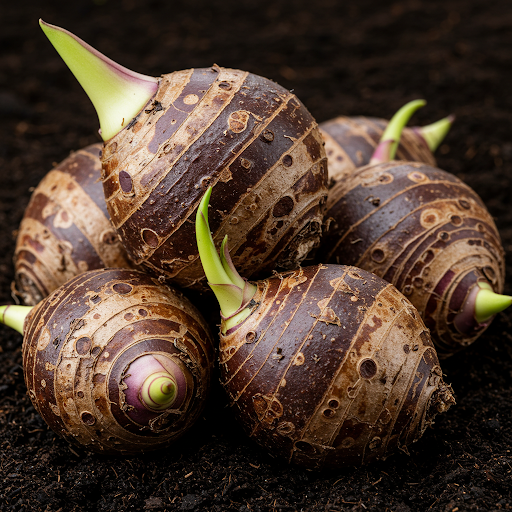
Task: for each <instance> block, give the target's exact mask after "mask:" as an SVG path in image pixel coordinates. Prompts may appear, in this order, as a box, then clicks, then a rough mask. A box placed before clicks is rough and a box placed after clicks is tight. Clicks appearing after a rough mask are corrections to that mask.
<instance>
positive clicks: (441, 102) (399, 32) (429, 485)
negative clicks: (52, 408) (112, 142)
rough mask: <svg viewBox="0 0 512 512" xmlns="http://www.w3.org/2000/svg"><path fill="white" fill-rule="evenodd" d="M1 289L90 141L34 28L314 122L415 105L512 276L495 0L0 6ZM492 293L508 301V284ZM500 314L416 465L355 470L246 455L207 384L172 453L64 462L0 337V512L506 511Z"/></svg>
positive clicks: (507, 43) (60, 444)
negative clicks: (197, 415) (22, 227)
mask: <svg viewBox="0 0 512 512" xmlns="http://www.w3.org/2000/svg"><path fill="white" fill-rule="evenodd" d="M1 17H2V31H1V32H0V43H1V46H0V47H1V48H2V50H1V52H0V130H1V137H0V168H1V169H2V176H3V180H4V182H3V185H2V187H1V188H0V219H1V220H2V223H3V230H2V236H1V237H0V248H1V251H0V255H1V260H0V269H1V271H2V272H1V276H0V292H1V295H2V299H3V300H4V301H7V300H10V298H11V297H10V283H11V281H12V279H13V276H14V270H13V265H12V255H13V252H14V239H13V237H12V235H11V233H12V231H13V230H16V229H17V228H18V225H19V223H20V221H21V218H22V215H23V209H24V208H25V206H26V205H27V203H28V200H29V197H30V187H35V186H36V185H37V184H38V183H39V181H40V180H41V178H42V177H43V175H44V174H45V173H46V172H47V171H48V169H50V168H51V166H52V162H60V161H61V160H63V158H65V157H66V156H67V155H68V154H69V152H70V151H71V150H76V149H79V148H81V147H84V146H86V145H87V144H90V143H93V142H97V141H98V140H99V137H98V136H97V135H96V132H97V129H98V122H97V119H96V115H95V113H94V111H93V108H92V106H91V105H90V103H89V101H88V100H87V98H85V95H84V93H83V91H82V89H81V88H80V86H79V85H78V84H77V83H76V80H75V79H74V78H73V77H72V76H71V75H70V73H69V71H68V69H67V68H65V66H64V65H63V64H62V62H61V60H60V58H59V57H58V55H57V53H56V52H55V50H54V49H53V48H52V47H51V45H50V44H49V42H48V41H47V40H46V38H45V36H44V34H42V32H41V30H40V28H39V26H38V24H37V19H38V18H39V17H42V18H43V19H45V21H48V22H50V23H56V24H58V25H62V26H65V27H66V28H68V29H70V30H72V31H73V32H75V33H76V34H77V35H79V36H80V37H82V38H84V39H85V40H86V41H88V42H89V43H90V44H92V45H94V46H95V47H97V48H99V49H100V50H102V51H103V52H105V53H106V54H108V55H109V56H110V57H112V58H113V59H115V60H117V61H119V62H120V63H121V64H123V65H125V66H127V67H129V68H132V69H135V70H137V71H139V72H142V73H147V74H153V75H160V74H161V73H165V72H168V71H169V70H170V69H171V68H175V69H188V68H191V67H207V66H211V65H212V64H213V63H215V62H217V63H219V64H222V65H224V66H229V67H231V68H238V69H247V70H250V71H251V72H253V73H256V74H259V75H262V76H266V77H268V78H274V79H275V80H276V81H278V82H279V83H280V84H281V85H283V86H285V87H287V88H290V89H294V91H295V93H296V94H297V96H298V97H299V98H300V99H301V100H302V101H303V102H304V104H305V105H307V107H308V109H309V110H310V111H311V112H312V114H313V115H314V116H315V117H316V118H317V120H318V121H319V122H321V121H325V120H328V119H331V118H333V117H335V116H336V115H341V114H347V115H361V114H362V115H371V116H377V117H383V118H389V117H390V116H391V115H392V114H393V113H394V112H395V111H396V110H397V109H398V108H400V107H401V106H402V105H403V104H404V103H405V102H407V101H409V100H412V99H416V98H425V99H426V100H427V101H428V104H427V106H426V107H424V108H422V109H421V110H420V111H418V112H417V114H415V116H414V118H413V119H412V123H414V124H425V123H429V122H432V121H435V120H437V119H440V118H441V117H444V116H445V115H447V114H449V113H452V112H453V113H455V114H456V115H457V120H456V122H455V124H454V126H453V129H452V131H451V133H450V134H449V135H448V137H447V139H446V142H445V143H444V144H443V145H442V147H441V148H440V150H439V151H438V152H437V153H436V158H437V161H438V164H439V165H440V167H442V168H444V169H446V170H448V171H451V172H454V173H455V174H456V175H457V176H458V177H459V178H461V179H463V180H465V181H466V182H467V183H468V184H469V185H471V186H472V187H473V188H475V189H476V190H477V192H478V193H479V195H480V196H481V198H482V199H483V200H484V202H485V203H486V205H487V206H488V208H489V210H490V212H491V214H492V215H493V216H494V217H495V218H496V223H497V226H498V229H499V230H500V233H501V236H502V238H503V242H504V246H505V250H506V252H507V260H506V261H507V275H508V276H512V259H511V254H512V227H511V226H512V212H511V210H510V190H511V189H512V142H511V133H512V126H511V124H512V123H511V119H512V96H511V94H510V80H509V78H510V70H511V69H512V66H511V64H512V62H511V53H510V48H511V47H512V31H511V30H510V27H511V25H512V4H511V2H510V1H509V0H495V1H494V2H488V1H484V0H444V1H442V2H441V1H437V0H436V1H430V2H427V1H418V0H403V1H400V0H398V1H395V2H381V1H376V0H360V1H359V2H357V3H356V2H335V1H332V0H319V1H318V2H310V1H305V0H297V1H295V2H285V1H280V0H276V1H274V2H270V3H257V2H252V1H242V2H241V1H236V2H235V1H229V0H228V1H225V2H220V3H219V2H217V3H212V2H208V3H207V2H202V1H194V0H188V1H187V2H185V1H180V0H178V1H175V2H163V1H151V2H148V3H145V4H144V6H143V5H142V4H138V3H136V2H134V1H133V0H123V1H120V2H113V1H106V2H105V1H99V0H98V1H97V2H92V1H90V0H87V1H86V0H77V1H75V2H72V3H70V2H64V1H59V0H57V1H55V2H51V3H49V2H48V3H47V4H44V5H43V4H42V3H41V2H35V1H33V0H22V1H20V2H14V3H12V2H11V3H9V4H8V5H6V6H2V8H1ZM505 292H506V293H509V294H510V293H512V286H511V285H510V283H505ZM511 332H512V311H507V312H504V313H502V314H500V315H499V317H498V319H497V320H496V321H495V322H493V324H492V325H491V327H490V328H489V329H488V330H487V332H486V333H485V335H484V336H483V337H482V338H481V339H480V340H478V341H477V342H476V343H474V344H473V345H472V346H471V347H469V348H468V349H467V350H465V351H464V352H461V353H460V354H458V355H457V356H456V357H455V356H454V357H452V358H450V359H448V360H446V361H444V363H443V370H444V372H445V373H446V374H447V377H446V380H447V381H449V382H450V383H451V384H452V385H453V388H454V390H455V393H456V396H457V405H456V406H454V407H452V408H451V409H450V410H449V411H448V412H447V413H446V414H443V415H440V416H439V417H438V419H437V420H436V423H435V425H434V428H433V429H429V430H427V431H426V432H425V434H424V436H423V437H422V438H421V440H420V441H418V442H417V443H415V444H413V445H412V447H411V448H410V450H409V451H410V456H407V455H406V454H403V453H398V454H397V455H394V456H392V457H390V458H389V459H387V460H386V461H385V462H379V463H377V464H376V465H373V466H368V467H365V468H363V469H360V470H355V471H354V470H340V471H334V472H333V471H329V472H322V473H315V472H310V471H305V470H301V469H297V468H289V467H288V466H286V465H285V464H282V463H279V462H276V461H275V460H273V459H271V458H270V457H268V456H267V455H266V454H265V453H264V451H263V450H262V449H261V448H259V447H258V446H257V445H256V444H254V443H253V442H251V441H248V440H247V438H246V437H245V436H244V435H243V434H242V433H241V429H240V428H239V427H238V425H237V424H236V423H234V420H233V418H232V415H231V413H230V411H229V409H226V408H225V403H226V400H225V398H224V395H223V393H222V390H221V389H220V386H219V387H218V388H217V389H216V390H214V393H213V397H212V398H213V400H212V401H211V402H210V404H209V405H208V407H207V410H206V412H205V414H204V419H200V421H199V423H198V424H197V425H196V427H195V428H194V429H193V431H192V432H191V433H190V434H189V435H187V436H185V437H184V438H182V440H181V441H180V443H179V445H178V446H177V447H176V448H175V449H173V450H171V451H169V452H166V453H155V454H152V455H147V456H145V457H131V458H126V459H125V458H121V459H118V458H114V457H99V456H97V455H89V454H87V453H85V452H83V451H81V450H76V449H74V448H73V450H74V451H71V450H70V448H69V447H68V445H67V443H65V442H64V441H62V440H60V439H59V438H58V436H56V435H55V434H53V432H51V431H50V430H49V429H48V428H47V427H46V425H45V424H44V423H43V421H42V419H41V418H40V417H39V415H38V414H37V413H36V412H35V411H34V409H33V408H32V406H31V405H30V400H29V397H28V396H27V395H26V387H25V385H24V382H23V375H22V370H21V337H20V336H19V335H18V334H17V333H15V332H11V331H9V330H8V329H7V328H3V327H2V328H1V341H0V347H1V350H2V352H0V367H1V368H2V373H1V375H0V411H1V412H0V509H3V510H7V511H10V510H12V511H22V510H25V511H28V510H37V511H39V510H40V511H45V510H46V511H51V512H57V511H58V510H61V511H62V512H64V511H72V510H73V511H84V512H85V511H90V510H99V511H102V512H107V511H110V510H119V511H129V510H141V511H145V510H148V511H163V510H168V511H187V510H195V511H209V512H210V511H214V512H239V511H243V512H248V511H258V510H259V511H264V512H278V511H287V512H289V511H297V512H299V511H301V510H302V511H307V512H327V511H328V512H334V511H337V512H339V511H341V510H343V511H352V510H353V511H357V512H365V511H368V510H371V511H376V512H380V511H386V509H387V510H388V511H394V512H397V511H400V512H406V511H416V510H433V511H441V512H445V511H446V512H451V511H454V510H456V511H458V512H462V511H469V510H472V511H480V510H482V511H489V510H491V511H494V510H506V509H510V508H512V485H511V475H512V420H511V417H510V410H511V408H512V390H511V381H512V335H511Z"/></svg>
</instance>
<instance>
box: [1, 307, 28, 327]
mask: <svg viewBox="0 0 512 512" xmlns="http://www.w3.org/2000/svg"><path fill="white" fill-rule="evenodd" d="M33 307H34V306H16V305H7V306H0V323H2V324H4V325H7V326H8V327H10V328H11V329H14V330H16V331H18V332H19V333H20V334H23V325H24V324H25V318H27V315H28V314H29V313H30V310H31V309H32V308H33Z"/></svg>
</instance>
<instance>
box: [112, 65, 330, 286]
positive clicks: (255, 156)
mask: <svg viewBox="0 0 512 512" xmlns="http://www.w3.org/2000/svg"><path fill="white" fill-rule="evenodd" d="M102 162H103V186H104V190H105V197H106V200H107V206H108V209H109V212H110V216H111V218H112V222H113V224H114V226H115V227H116V229H117V231H118V233H119V234H120V236H121V238H122V240H123V242H124V245H125V246H126V248H127V251H128V253H129V255H130V257H131V258H132V259H133V261H135V262H136V263H137V264H142V265H144V266H145V267H146V268H147V269H149V270H151V271H152V272H154V273H155V274H156V275H158V276H160V277H161V278H162V279H165V280H168V281H170V282H173V283H176V284H178V285H179V286H182V287H190V288H194V289H198V290H202V289H205V288H206V282H205V277H204V273H203V269H202V265H201V262H200V260H199V256H198V252H197V246H196V241H195V233H194V222H195V210H196V208H197V206H198V204H199V202H200V200H201V198H202V196H203V194H204V192H205V191H206V189H207V187H208V186H212V187H213V188H214V192H213V194H212V201H211V205H210V206H211V207H210V210H209V220H210V228H211V231H212V233H213V237H214V240H215V242H216V244H220V242H221V241H222V239H223V237H224V235H225V234H228V235H229V242H230V247H231V255H232V258H233V261H234V264H235V265H236V267H237V269H238V271H239V272H240V274H241V275H243V276H244V277H247V278H249V277H255V276H258V275H260V274H266V275H268V272H270V271H271V270H272V269H274V268H276V267H277V268H291V267H296V266H297V265H298V264H299V263H300V261H302V259H304V257H305V256H306V254H307V253H308V252H309V250H310V249H311V248H312V247H313V246H314V245H315V244H318V241H319V237H320V230H321V223H322V219H323V213H324V210H325V198H326V196H327V165H326V156H325V151H324V149H323V142H322V139H321V136H320V133H319V131H318V126H317V124H316V122H315V120H314V119H313V117H312V116H311V114H310V113H309V112H308V111H307V110H306V108H305V107H304V106H303V105H302V104H301V103H300V101H299V100H298V99H297V97H296V96H295V95H293V94H292V93H290V92H289V91H287V90H286V89H284V88H282V87H281V86H279V85H277V84H275V83H274V82H271V81H270V80H267V79H265V78H262V77H259V76H256V75H253V74H250V73H247V72H243V71H238V70H231V69H225V68H219V67H218V66H214V67H212V68H207V69H191V70H186V71H180V72H175V73H171V74H169V75H164V76H163V77H162V78H161V82H160V87H159V89H158V92H157V94H156V96H155V98H154V100H153V102H152V103H151V105H150V106H148V107H147V108H146V109H145V110H143V111H142V112H141V113H140V114H139V116H137V118H136V119H135V120H133V121H132V122H131V123H130V124H129V125H128V126H127V127H126V128H125V129H124V130H122V131H121V132H120V133H118V134H117V135H116V136H115V137H113V138H112V139H111V140H109V141H108V142H107V143H106V144H105V150H104V152H103V157H102Z"/></svg>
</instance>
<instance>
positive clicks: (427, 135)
mask: <svg viewBox="0 0 512 512" xmlns="http://www.w3.org/2000/svg"><path fill="white" fill-rule="evenodd" d="M454 121H455V116H454V115H453V114H451V115H449V116H447V117H444V118H443V119H440V120H439V121H436V122H435V123H432V124H428V125H426V126H413V127H411V130H413V131H414V132H415V133H416V134H417V135H418V136H419V137H420V138H421V139H422V140H424V141H425V144H426V145H427V147H428V149H430V151H432V153H433V152H434V151H435V150H436V149H437V148H438V147H439V144H441V142H442V141H443V140H444V138H445V137H446V134H447V133H448V132H449V131H450V128H451V127H452V124H453V122H454Z"/></svg>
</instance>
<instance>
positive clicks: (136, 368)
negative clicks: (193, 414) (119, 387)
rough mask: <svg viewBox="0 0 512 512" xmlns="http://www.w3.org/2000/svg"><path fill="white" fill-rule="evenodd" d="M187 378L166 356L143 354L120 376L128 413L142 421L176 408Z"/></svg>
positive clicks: (185, 392) (178, 405) (183, 394)
mask: <svg viewBox="0 0 512 512" xmlns="http://www.w3.org/2000/svg"><path fill="white" fill-rule="evenodd" d="M187 373H188V372H187ZM187 380H188V381H190V380H191V376H190V374H188V375H185V374H184V370H183V368H181V367H179V366H178V365H177V364H176V363H174V362H173V361H172V360H171V359H169V358H168V357H164V356H161V355H158V354H146V355H143V356H141V357H139V358H138V359H135V361H133V362H132V363H131V364H130V366H129V368H128V370H127V373H126V376H125V378H124V379H123V382H124V384H125V385H126V386H127V387H126V389H125V390H124V394H125V403H126V405H128V415H129V416H130V417H132V418H133V419H134V420H135V421H137V422H139V423H143V424H144V423H147V422H148V421H150V420H151V419H152V418H153V417H154V412H155V411H157V412H163V411H165V410H167V409H171V408H172V409H179V407H180V405H181V404H182V403H183V400H184V399H185V397H186V395H187Z"/></svg>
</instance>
